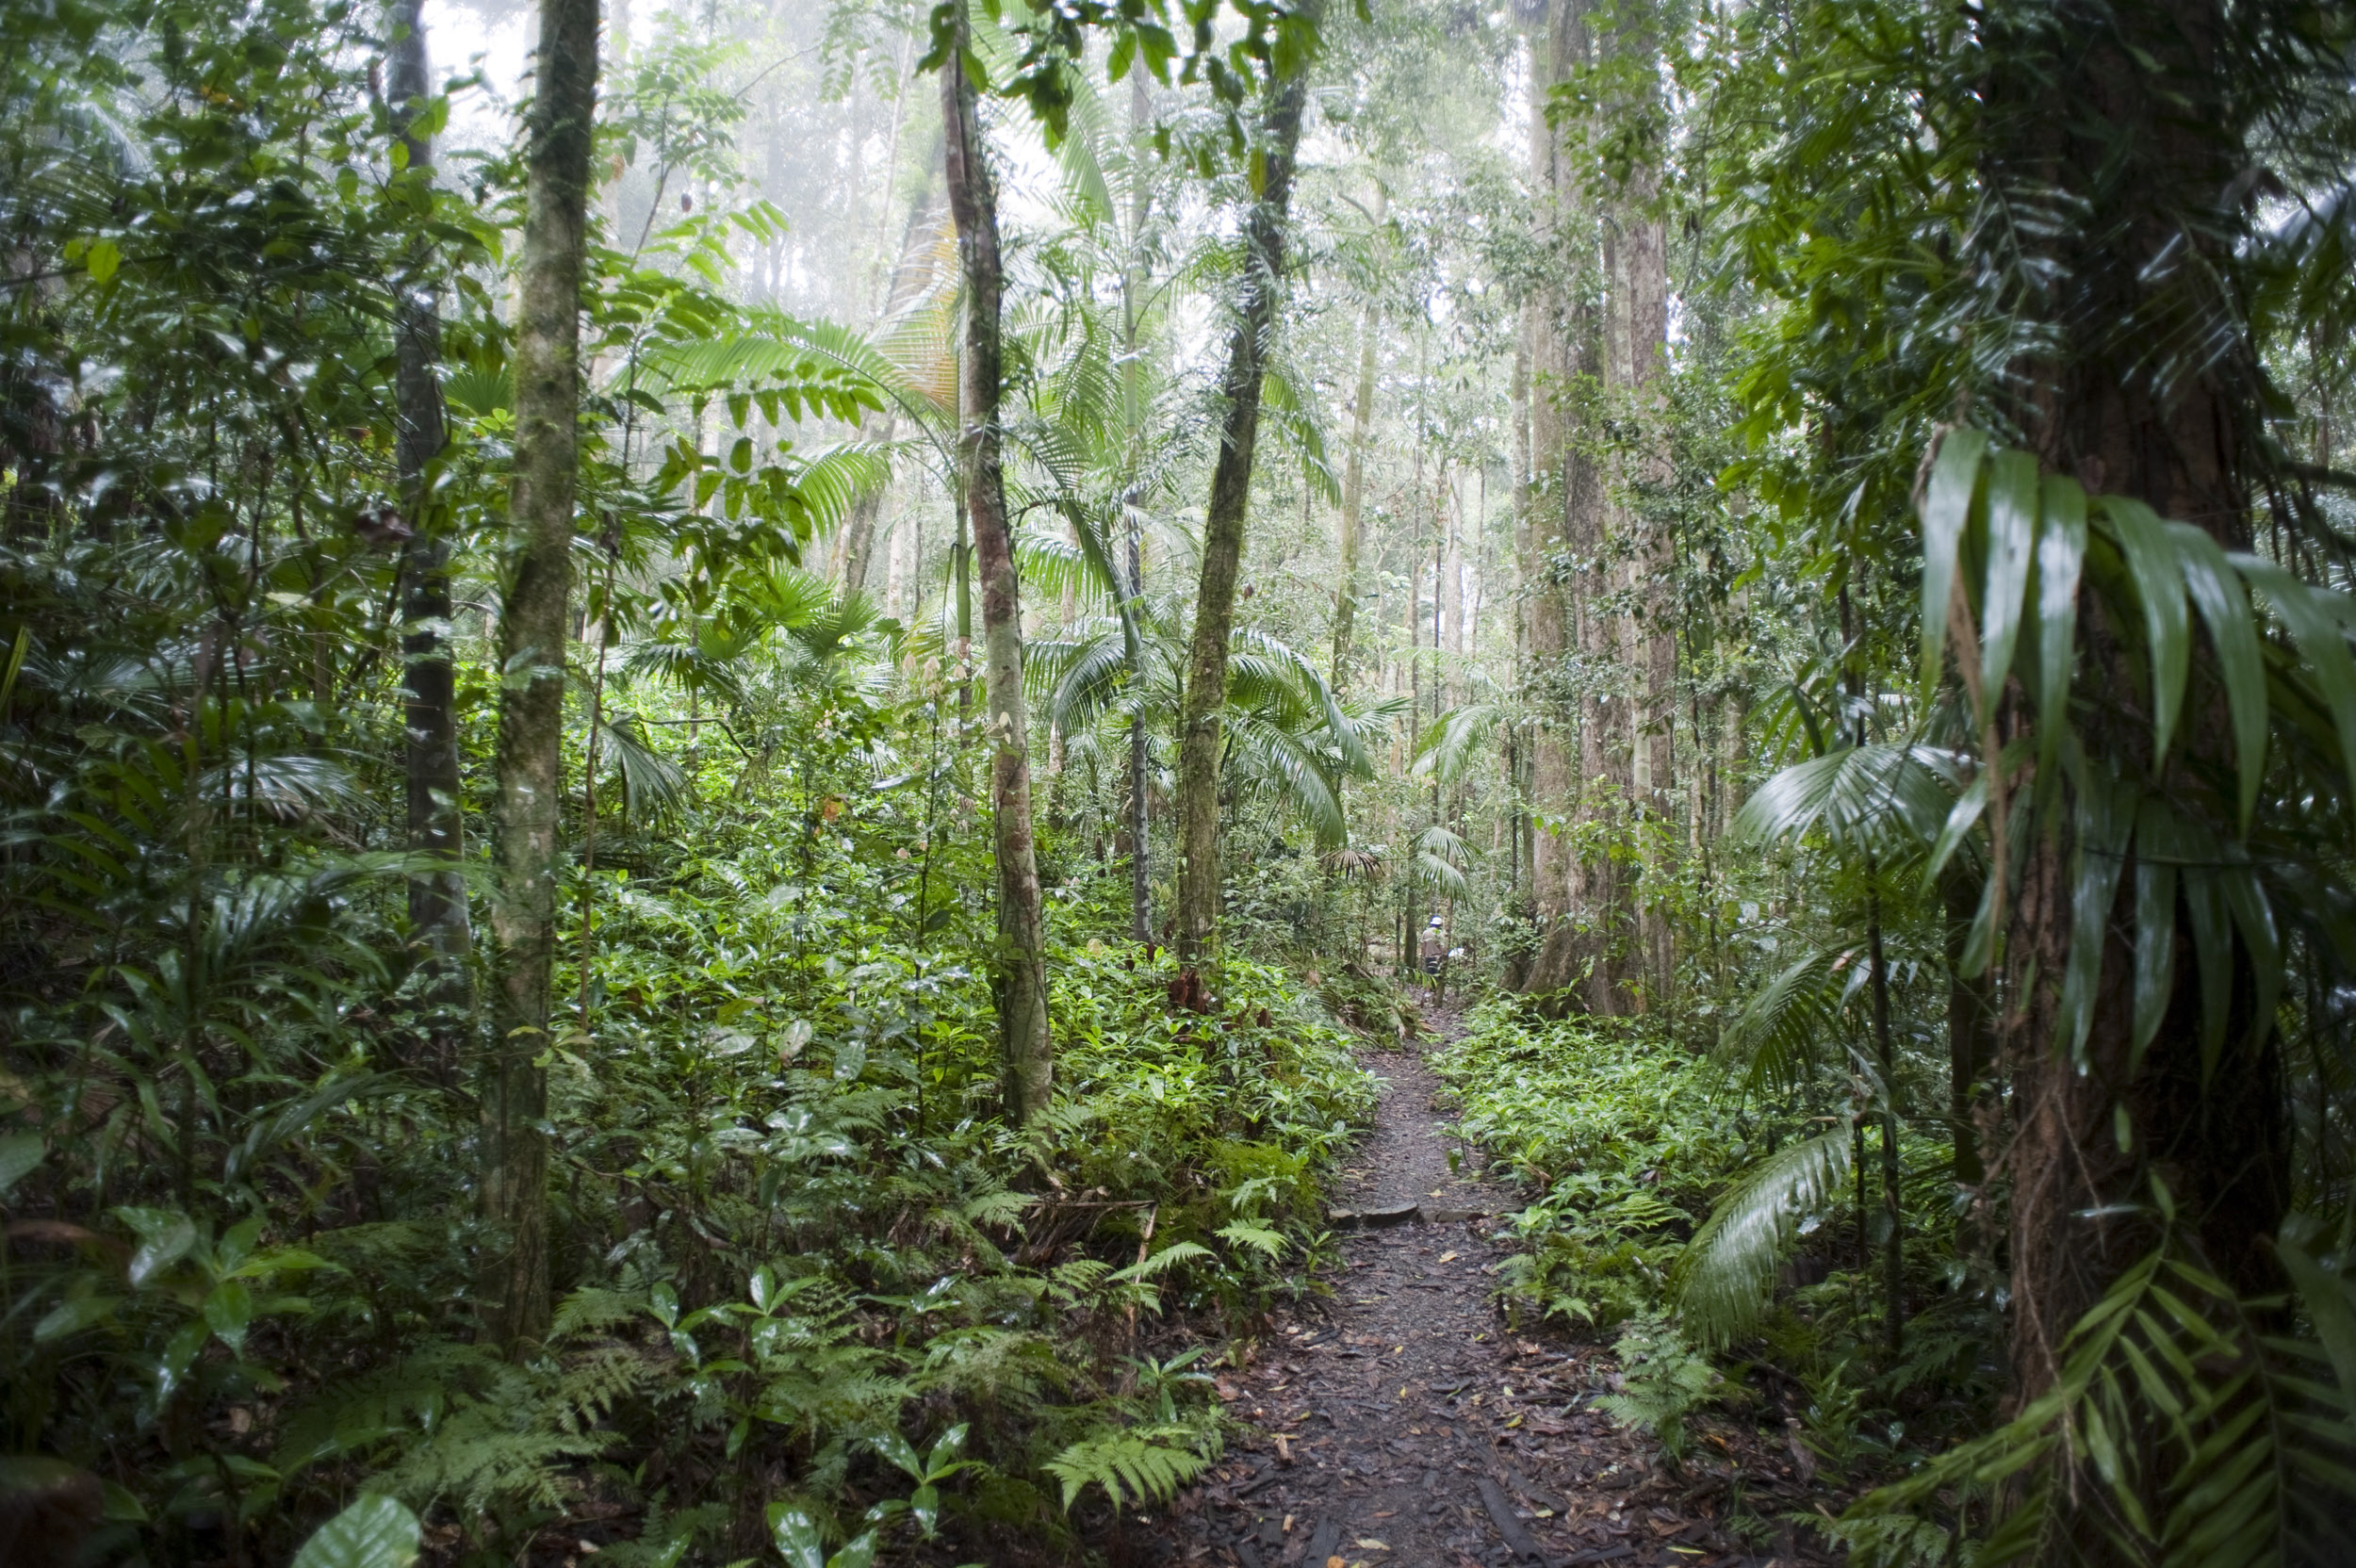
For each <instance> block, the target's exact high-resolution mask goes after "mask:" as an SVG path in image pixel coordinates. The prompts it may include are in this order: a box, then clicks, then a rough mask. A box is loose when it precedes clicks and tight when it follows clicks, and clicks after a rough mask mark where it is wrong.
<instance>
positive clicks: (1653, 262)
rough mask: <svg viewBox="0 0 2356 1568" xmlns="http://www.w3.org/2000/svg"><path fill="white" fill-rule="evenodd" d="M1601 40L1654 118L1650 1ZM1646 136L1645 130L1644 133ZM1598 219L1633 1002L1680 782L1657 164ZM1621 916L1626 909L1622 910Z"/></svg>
mask: <svg viewBox="0 0 2356 1568" xmlns="http://www.w3.org/2000/svg"><path fill="white" fill-rule="evenodd" d="M1604 47H1605V48H1606V49H1607V50H1608V51H1609V53H1610V54H1611V55H1612V56H1613V57H1616V59H1617V60H1618V61H1620V62H1621V63H1623V64H1624V65H1626V66H1628V67H1629V68H1630V69H1628V70H1627V71H1626V72H1625V73H1623V75H1622V77H1621V79H1622V80H1624V81H1626V82H1628V83H1629V84H1631V85H1630V87H1629V89H1628V91H1627V93H1626V95H1625V97H1622V98H1620V99H1618V100H1617V101H1615V103H1614V104H1613V108H1614V109H1615V110H1616V111H1617V113H1618V116H1619V118H1620V120H1621V122H1623V123H1624V124H1627V125H1641V124H1646V123H1650V122H1654V121H1657V120H1658V119H1659V118H1660V116H1661V91H1660V75H1659V72H1660V62H1661V42H1660V38H1659V34H1658V31H1657V28H1656V25H1655V22H1654V18H1653V17H1652V16H1651V14H1650V13H1649V10H1648V8H1647V4H1646V0H1622V3H1621V4H1619V5H1617V6H1616V7H1614V8H1613V11H1612V29H1611V32H1610V35H1609V37H1608V38H1607V39H1606V40H1605V41H1604ZM1647 140H1648V139H1644V138H1640V139H1639V143H1640V145H1641V144H1644V142H1645V141H1647ZM1607 206H1608V209H1609V210H1608V212H1607V215H1606V219H1605V229H1604V236H1605V237H1604V249H1605V253H1606V261H1605V266H1604V274H1605V278H1606V299H1607V300H1608V302H1609V304H1608V307H1607V316H1608V325H1607V328H1606V331H1605V338H1606V341H1607V344H1608V348H1607V350H1606V352H1605V355H1604V376H1603V380H1604V386H1605V389H1606V392H1607V394H1608V395H1609V396H1610V398H1611V400H1612V406H1613V409H1614V411H1615V412H1616V413H1618V414H1619V415H1620V416H1621V417H1622V420H1623V423H1624V426H1625V428H1626V429H1628V430H1629V431H1631V432H1633V433H1634V441H1635V445H1634V448H1633V449H1628V448H1626V447H1623V448H1622V449H1621V450H1620V452H1619V453H1618V454H1617V459H1616V462H1615V465H1614V466H1615V468H1616V469H1617V472H1616V473H1615V474H1614V475H1613V495H1612V501H1611V505H1610V521H1609V524H1608V531H1609V533H1610V534H1611V536H1612V539H1613V540H1614V542H1615V544H1616V546H1617V548H1618V552H1619V553H1622V554H1625V556H1626V558H1627V560H1628V602H1629V604H1630V606H1631V613H1630V614H1629V615H1628V616H1627V617H1626V618H1625V620H1624V622H1623V628H1622V629H1623V633H1624V637H1623V643H1622V647H1621V660H1622V663H1623V664H1624V666H1625V667H1626V668H1627V670H1628V694H1629V698H1630V700H1629V701H1628V702H1627V703H1626V704H1625V705H1624V712H1623V713H1622V714H1620V715H1618V717H1619V719H1620V722H1621V723H1623V724H1625V726H1626V727H1627V731H1628V762H1627V769H1626V790H1627V794H1626V798H1627V802H1628V809H1629V812H1630V815H1631V817H1632V818H1633V819H1634V820H1635V821H1636V822H1638V823H1639V824H1641V825H1644V828H1645V829H1646V830H1645V831H1644V836H1643V842H1642V847H1641V853H1640V855H1639V856H1638V862H1639V864H1640V865H1641V866H1642V867H1643V870H1644V882H1645V884H1646V885H1645V886H1644V887H1641V888H1636V889H1630V890H1629V891H1630V892H1631V893H1632V894H1634V895H1635V897H1636V901H1637V907H1636V909H1635V910H1634V911H1632V913H1633V926H1634V929H1633V931H1632V933H1631V934H1632V936H1633V937H1634V950H1633V951H1632V952H1631V953H1629V954H1628V960H1627V962H1626V963H1625V965H1624V966H1623V974H1622V977H1621V987H1620V989H1621V993H1622V995H1623V996H1624V997H1625V998H1626V1000H1628V1001H1629V1002H1630V1003H1632V1004H1638V1005H1642V1004H1645V1003H1647V1002H1648V1001H1649V1002H1658V1001H1661V1000H1665V998H1666V997H1667V995H1668V992H1669V989H1670V986H1671V983H1672V981H1673V979H1674V974H1675V967H1676V956H1675V946H1674V942H1673V940H1672V931H1671V927H1672V922H1671V918H1670V915H1669V912H1668V909H1667V907H1666V906H1665V904H1664V902H1663V899H1662V891H1663V888H1662V884H1663V883H1664V881H1665V879H1666V875H1667V873H1668V870H1669V868H1668V867H1667V866H1666V865H1665V864H1663V863H1662V856H1663V855H1664V853H1665V850H1664V847H1663V846H1664V845H1665V843H1666V841H1667V839H1668V835H1667V834H1666V833H1665V832H1664V831H1662V830H1661V826H1662V819H1665V818H1666V817H1667V816H1668V815H1669V814H1670V811H1671V809H1672V798H1673V797H1672V794H1671V790H1672V788H1673V786H1674V783H1675V778H1674V769H1675V763H1674V758H1675V752H1674V750H1673V747H1672V745H1671V740H1672V733H1673V727H1674V722H1675V717H1676V711H1677V641H1676V635H1675V631H1674V624H1673V615H1674V612H1675V607H1676V602H1677V601H1676V595H1675V593H1674V582H1673V578H1672V574H1673V572H1674V570H1675V565H1676V550H1675V546H1674V541H1672V540H1671V538H1670V537H1669V531H1668V524H1667V523H1666V521H1665V520H1662V519H1660V518H1658V517H1654V516H1647V515H1645V512H1644V508H1643V507H1642V506H1641V505H1640V504H1638V503H1639V502H1640V500H1641V498H1642V497H1643V496H1644V493H1645V492H1646V491H1655V492H1657V491H1659V490H1660V489H1661V487H1662V486H1663V485H1664V484H1665V482H1666V481H1667V479H1668V453H1667V450H1666V449H1665V447H1663V446H1662V445H1661V443H1662V442H1663V441H1664V440H1665V438H1666V421H1665V419H1664V418H1663V414H1664V412H1665V411H1664V410H1663V408H1662V406H1661V405H1662V402H1663V397H1662V383H1663V381H1664V380H1665V378H1666V375H1667V372H1668V357H1667V347H1668V337H1669V236H1668V225H1667V223H1666V222H1665V221H1663V219H1662V217H1661V210H1660V209H1661V171H1660V170H1659V169H1658V168H1657V167H1655V166H1654V165H1653V164H1652V163H1650V162H1649V161H1647V160H1645V159H1643V158H1639V159H1637V160H1635V161H1634V162H1633V163H1632V165H1631V167H1630V168H1629V169H1628V172H1627V173H1626V176H1625V177H1624V178H1623V179H1622V180H1621V181H1620V183H1619V184H1618V186H1617V188H1615V189H1613V190H1612V191H1611V192H1610V199H1609V201H1608V203H1607ZM1623 918H1624V919H1625V916H1624V917H1623Z"/></svg>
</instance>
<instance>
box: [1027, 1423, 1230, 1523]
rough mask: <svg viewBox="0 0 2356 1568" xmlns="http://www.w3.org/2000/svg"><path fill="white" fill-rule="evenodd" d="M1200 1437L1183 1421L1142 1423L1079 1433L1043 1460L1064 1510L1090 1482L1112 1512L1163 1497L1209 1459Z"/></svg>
mask: <svg viewBox="0 0 2356 1568" xmlns="http://www.w3.org/2000/svg"><path fill="white" fill-rule="evenodd" d="M1200 1443H1201V1438H1200V1436H1199V1435H1198V1434H1197V1433H1196V1432H1195V1431H1194V1430H1193V1429H1190V1428H1186V1427H1183V1426H1167V1427H1147V1428H1139V1429H1133V1430H1130V1431H1123V1432H1112V1433H1108V1434H1106V1435H1104V1436H1102V1437H1088V1438H1082V1439H1081V1440H1080V1441H1079V1442H1077V1443H1074V1444H1072V1445H1071V1446H1068V1447H1066V1448H1065V1449H1064V1450H1063V1452H1061V1453H1059V1454H1057V1455H1056V1456H1055V1458H1054V1459H1051V1460H1049V1461H1048V1462H1047V1465H1046V1469H1047V1473H1048V1474H1049V1475H1051V1476H1054V1477H1055V1478H1056V1479H1057V1480H1058V1481H1060V1482H1062V1483H1063V1506H1064V1507H1065V1508H1067V1509H1069V1508H1070V1507H1071V1506H1072V1504H1073V1503H1074V1502H1075V1501H1077V1500H1078V1499H1079V1496H1080V1494H1081V1493H1083V1492H1086V1491H1087V1490H1088V1488H1089V1487H1091V1486H1093V1487H1099V1488H1101V1489H1103V1491H1104V1495H1105V1496H1106V1497H1107V1498H1109V1499H1110V1500H1111V1502H1112V1505H1113V1511H1115V1512H1119V1511H1121V1508H1122V1507H1123V1506H1125V1505H1127V1504H1130V1503H1139V1502H1153V1503H1159V1502H1165V1501H1167V1500H1168V1499H1170V1497H1172V1496H1174V1495H1177V1491H1178V1489H1179V1488H1180V1487H1182V1486H1184V1485H1186V1483H1187V1482H1188V1481H1191V1480H1193V1479H1194V1478H1196V1477H1197V1476H1199V1475H1201V1474H1202V1473H1203V1470H1204V1469H1205V1468H1207V1467H1208V1466H1209V1464H1210V1462H1211V1461H1210V1457H1209V1456H1208V1455H1206V1454H1204V1453H1203V1452H1202V1451H1201V1448H1200V1447H1199V1446H1198V1445H1199V1444H1200Z"/></svg>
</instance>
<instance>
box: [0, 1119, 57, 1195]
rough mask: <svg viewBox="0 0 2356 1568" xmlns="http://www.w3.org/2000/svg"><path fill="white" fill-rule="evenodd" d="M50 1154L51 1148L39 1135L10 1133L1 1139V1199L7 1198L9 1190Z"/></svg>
mask: <svg viewBox="0 0 2356 1568" xmlns="http://www.w3.org/2000/svg"><path fill="white" fill-rule="evenodd" d="M47 1152H49V1146H48V1145H47V1144H45V1143H43V1142H42V1141H41V1135H40V1134H39V1133H10V1134H9V1135H8V1136H6V1137H0V1198H5V1197H7V1196H8V1189H9V1188H10V1187H13V1186H14V1185H16V1184H17V1183H19V1182H21V1181H23V1180H24V1179H25V1175H26V1173H27V1172H29V1171H31V1170H32V1168H34V1167H35V1166H37V1165H39V1164H41V1156H42V1155H43V1154H45V1153H47Z"/></svg>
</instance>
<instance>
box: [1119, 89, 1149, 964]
mask: <svg viewBox="0 0 2356 1568" xmlns="http://www.w3.org/2000/svg"><path fill="white" fill-rule="evenodd" d="M1152 121H1153V89H1152V88H1151V87H1150V86H1148V85H1147V83H1146V79H1145V73H1144V72H1142V71H1137V72H1133V73H1131V74H1130V77H1129V146H1128V159H1129V232H1128V234H1127V235H1126V236H1124V239H1125V241H1126V243H1125V245H1124V247H1123V249H1124V254H1123V255H1122V258H1121V415H1122V417H1123V418H1124V419H1126V420H1127V422H1128V427H1129V449H1128V453H1127V456H1126V465H1127V468H1128V480H1129V482H1128V485H1127V487H1126V488H1125V489H1124V490H1123V491H1122V493H1121V535H1122V544H1123V545H1124V547H1125V548H1126V553H1127V556H1128V561H1127V564H1128V568H1129V580H1128V582H1127V584H1126V585H1125V587H1126V591H1127V593H1128V595H1129V597H1130V599H1131V600H1132V601H1134V602H1136V603H1137V604H1139V605H1142V603H1143V601H1144V598H1145V526H1144V516H1143V514H1142V512H1141V511H1140V509H1141V508H1142V507H1143V506H1144V504H1145V496H1144V493H1143V491H1142V490H1141V489H1140V488H1139V487H1138V480H1139V478H1140V477H1141V476H1142V475H1143V473H1144V470H1145V454H1146V444H1147V441H1148V440H1149V438H1150V436H1151V433H1152V432H1151V424H1150V421H1149V419H1148V417H1147V409H1146V400H1145V362H1144V359H1143V356H1142V353H1141V351H1142V349H1143V346H1144V339H1145V286H1146V275H1145V224H1146V219H1147V218H1148V216H1149V215H1150V214H1151V213H1152V211H1153V182H1152V181H1150V180H1149V179H1148V178H1147V177H1146V161H1145V159H1146V130H1147V126H1148V125H1149V124H1150V123H1151V122H1152ZM1121 627H1122V631H1123V634H1124V635H1125V636H1126V637H1127V638H1128V639H1129V643H1130V647H1129V671H1130V678H1131V679H1133V680H1136V679H1141V678H1142V676H1143V671H1142V670H1140V669H1139V668H1138V664H1139V660H1138V648H1137V621H1136V616H1135V614H1134V613H1133V614H1130V615H1126V616H1123V617H1122V619H1121ZM1146 759H1147V750H1146V734H1145V703H1144V701H1143V700H1142V694H1139V700H1137V702H1136V703H1135V704H1134V705H1133V706H1132V707H1131V709H1130V711H1129V935H1130V937H1131V938H1132V939H1135V940H1137V941H1138V942H1141V943H1142V942H1150V941H1152V940H1153V841H1152V838H1151V829H1152V827H1153V822H1152V819H1151V817H1150V815H1149V814H1148V811H1147V804H1148V802H1147V797H1146V788H1147V783H1148V779H1147V774H1146Z"/></svg>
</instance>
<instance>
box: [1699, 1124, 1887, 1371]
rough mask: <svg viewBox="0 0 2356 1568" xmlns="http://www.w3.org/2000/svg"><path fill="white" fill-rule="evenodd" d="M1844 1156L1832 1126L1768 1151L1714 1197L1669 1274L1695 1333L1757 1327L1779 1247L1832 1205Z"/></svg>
mask: <svg viewBox="0 0 2356 1568" xmlns="http://www.w3.org/2000/svg"><path fill="white" fill-rule="evenodd" d="M1849 1161H1850V1140H1849V1130H1848V1129H1847V1128H1846V1127H1841V1128H1836V1129H1835V1130H1833V1131H1832V1132H1829V1133H1825V1134H1823V1135H1820V1136H1817V1137H1812V1138H1809V1139H1808V1140H1807V1141H1806V1142H1805V1143H1795V1144H1792V1145H1791V1146H1790V1147H1789V1148H1785V1149H1780V1150H1777V1151H1776V1152H1775V1153H1773V1154H1770V1155H1768V1156H1767V1157H1766V1158H1765V1159H1763V1160H1761V1161H1759V1164H1757V1165H1755V1166H1753V1167H1752V1168H1750V1170H1749V1171H1748V1172H1747V1173H1746V1174H1745V1175H1744V1176H1743V1178H1742V1183H1741V1184H1740V1185H1738V1186H1737V1187H1736V1188H1735V1189H1734V1190H1733V1191H1732V1192H1730V1193H1728V1194H1727V1195H1726V1197H1724V1198H1722V1199H1720V1200H1719V1201H1718V1206H1717V1207H1716V1208H1715V1209H1713V1210H1711V1211H1710V1218H1709V1219H1708V1220H1707V1221H1705V1222H1704V1223H1703V1225H1702V1228H1701V1229H1700V1230H1699V1231H1698V1232H1696V1233H1694V1236H1693V1243H1692V1245H1690V1246H1688V1247H1687V1248H1686V1250H1685V1252H1684V1254H1683V1255H1682V1256H1681V1257H1679V1258H1678V1259H1677V1270H1676V1272H1675V1274H1674V1275H1672V1276H1671V1279H1670V1291H1671V1294H1672V1296H1673V1298H1674V1299H1675V1300H1676V1302H1677V1312H1678V1315H1679V1317H1680V1318H1681V1320H1682V1321H1683V1322H1684V1323H1685V1325H1686V1327H1687V1328H1688V1329H1689V1330H1691V1331H1693V1335H1694V1337H1695V1338H1697V1339H1699V1340H1701V1341H1703V1342H1704V1343H1706V1344H1713V1345H1725V1344H1727V1343H1729V1342H1731V1341H1733V1340H1737V1339H1740V1338H1742V1336H1743V1335H1744V1334H1746V1333H1748V1332H1749V1331H1751V1330H1752V1329H1753V1328H1755V1327H1757V1326H1758V1323H1759V1315H1760V1313H1761V1311H1762V1310H1763V1309H1764V1308H1765V1306H1766V1303H1767V1299H1768V1297H1769V1295H1770V1293H1771V1292H1772V1291H1773V1290H1774V1288H1775V1268H1776V1266H1777V1265H1778V1264H1780V1263H1781V1261H1782V1258H1783V1252H1784V1249H1785V1248H1787V1247H1788V1246H1790V1245H1791V1242H1792V1235H1793V1233H1794V1232H1795V1231H1796V1230H1797V1229H1798V1227H1799V1225H1800V1222H1801V1220H1802V1219H1803V1218H1804V1217H1807V1216H1808V1215H1811V1214H1815V1213H1818V1212H1820V1211H1822V1210H1824V1209H1826V1208H1829V1207H1830V1206H1831V1205H1832V1202H1833V1201H1834V1199H1835V1198H1836V1197H1837V1196H1838V1195H1839V1193H1840V1192H1841V1185H1842V1184H1843V1183H1844V1182H1846V1181H1847V1180H1848V1176H1849Z"/></svg>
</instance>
